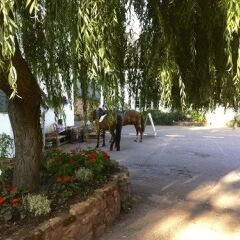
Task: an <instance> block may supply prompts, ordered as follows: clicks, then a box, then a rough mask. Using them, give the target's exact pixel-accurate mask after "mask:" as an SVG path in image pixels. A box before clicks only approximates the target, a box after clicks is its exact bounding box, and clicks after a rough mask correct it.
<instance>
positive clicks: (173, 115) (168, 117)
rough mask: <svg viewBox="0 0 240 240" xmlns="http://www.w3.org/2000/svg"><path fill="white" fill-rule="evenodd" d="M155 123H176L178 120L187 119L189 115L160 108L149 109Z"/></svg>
mask: <svg viewBox="0 0 240 240" xmlns="http://www.w3.org/2000/svg"><path fill="white" fill-rule="evenodd" d="M148 112H150V113H151V115H152V118H153V121H154V124H156V125H174V124H176V122H178V121H185V120H187V117H186V115H185V114H184V113H182V112H162V111H160V110H149V111H148Z"/></svg>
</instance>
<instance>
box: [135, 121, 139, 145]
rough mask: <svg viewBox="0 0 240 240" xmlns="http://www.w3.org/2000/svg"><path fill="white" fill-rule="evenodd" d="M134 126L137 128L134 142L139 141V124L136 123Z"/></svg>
mask: <svg viewBox="0 0 240 240" xmlns="http://www.w3.org/2000/svg"><path fill="white" fill-rule="evenodd" d="M134 127H135V129H136V139H135V140H134V142H137V141H138V131H139V130H138V126H137V125H136V124H134Z"/></svg>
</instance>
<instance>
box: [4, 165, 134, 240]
mask: <svg viewBox="0 0 240 240" xmlns="http://www.w3.org/2000/svg"><path fill="white" fill-rule="evenodd" d="M129 196H130V182H129V173H128V170H127V169H125V168H122V169H121V171H120V173H118V174H115V175H114V176H113V178H112V181H110V182H109V183H108V184H106V185H105V186H104V187H103V188H101V189H98V190H95V192H94V194H93V195H92V196H91V197H89V198H88V199H87V200H86V201H84V202H79V203H76V204H74V205H71V206H70V209H69V211H68V212H65V213H62V214H60V215H59V216H57V217H55V218H52V219H50V220H48V221H46V222H44V223H42V224H41V225H39V226H38V227H37V228H36V229H34V230H32V231H30V232H27V233H26V231H25V233H24V232H19V233H17V234H16V235H15V236H14V237H13V238H9V239H8V240H78V239H81V240H93V239H96V238H98V237H99V236H101V235H102V234H103V233H104V231H105V229H106V226H107V225H110V224H111V223H112V222H113V221H114V220H115V219H116V218H117V217H118V216H119V214H120V210H121V201H125V200H126V199H128V198H129Z"/></svg>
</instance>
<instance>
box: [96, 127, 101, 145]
mask: <svg viewBox="0 0 240 240" xmlns="http://www.w3.org/2000/svg"><path fill="white" fill-rule="evenodd" d="M99 139H100V128H98V130H97V146H96V148H99Z"/></svg>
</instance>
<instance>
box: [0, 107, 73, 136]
mask: <svg viewBox="0 0 240 240" xmlns="http://www.w3.org/2000/svg"><path fill="white" fill-rule="evenodd" d="M64 112H65V114H66V121H65V124H66V126H73V125H74V110H73V108H71V106H70V105H69V104H68V105H66V106H65V107H64ZM56 121H57V119H55V114H54V111H53V110H52V109H50V110H48V111H47V112H46V115H45V127H44V131H45V132H47V131H48V130H49V127H50V126H51V125H52V124H53V123H55V122H56ZM1 133H6V134H8V135H10V136H11V137H13V132H12V127H11V123H10V120H9V117H8V114H7V113H0V134H1Z"/></svg>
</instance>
